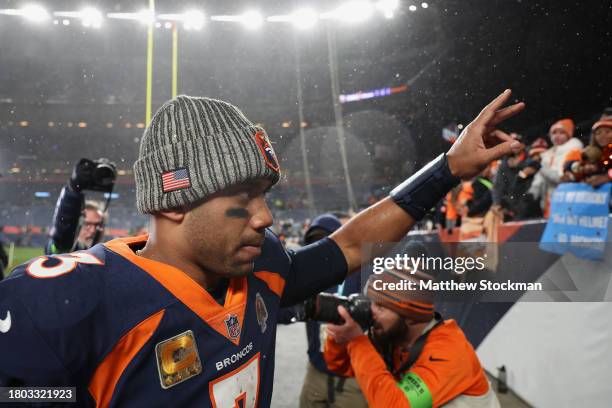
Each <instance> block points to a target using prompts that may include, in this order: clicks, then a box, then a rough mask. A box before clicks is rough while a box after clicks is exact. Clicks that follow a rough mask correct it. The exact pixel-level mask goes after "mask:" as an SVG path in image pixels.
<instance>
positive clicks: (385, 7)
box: [376, 0, 399, 18]
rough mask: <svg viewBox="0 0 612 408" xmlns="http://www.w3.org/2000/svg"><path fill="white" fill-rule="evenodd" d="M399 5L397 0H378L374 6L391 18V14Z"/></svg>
mask: <svg viewBox="0 0 612 408" xmlns="http://www.w3.org/2000/svg"><path fill="white" fill-rule="evenodd" d="M398 7H399V0H379V1H378V2H377V3H376V8H377V9H378V10H380V11H381V12H382V13H383V15H384V16H385V18H393V14H394V13H395V11H396V10H397V8H398Z"/></svg>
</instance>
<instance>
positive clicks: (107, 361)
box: [89, 309, 165, 408]
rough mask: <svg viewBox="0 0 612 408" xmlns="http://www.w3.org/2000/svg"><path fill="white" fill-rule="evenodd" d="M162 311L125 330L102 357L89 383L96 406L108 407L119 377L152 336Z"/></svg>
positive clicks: (162, 313)
mask: <svg viewBox="0 0 612 408" xmlns="http://www.w3.org/2000/svg"><path fill="white" fill-rule="evenodd" d="M164 312H165V310H164V309H162V310H160V311H159V312H157V313H155V314H154V315H151V316H149V317H148V318H146V319H145V320H143V321H142V322H140V323H139V324H138V325H137V326H135V327H134V328H132V329H131V330H130V331H129V332H127V333H126V334H125V335H124V336H123V337H122V338H121V340H119V342H118V343H117V344H115V347H113V349H112V350H111V352H110V353H108V354H107V355H106V357H104V360H103V361H102V363H101V364H100V365H99V366H98V368H97V369H96V372H95V373H94V375H93V377H92V379H91V381H90V383H89V393H90V394H91V395H92V397H93V398H94V400H95V401H96V406H97V407H102V408H103V407H108V405H109V404H110V401H111V398H112V397H113V393H114V391H115V386H116V385H117V382H119V378H121V375H122V374H123V372H124V371H125V369H126V368H127V366H128V365H129V364H130V362H131V361H132V359H133V358H134V356H136V354H137V353H138V352H139V351H140V349H141V348H142V347H143V346H144V345H145V343H146V342H147V341H149V339H150V338H151V336H153V333H154V332H155V330H157V327H158V326H159V323H160V322H161V319H162V317H164Z"/></svg>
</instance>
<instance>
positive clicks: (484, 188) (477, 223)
mask: <svg viewBox="0 0 612 408" xmlns="http://www.w3.org/2000/svg"><path fill="white" fill-rule="evenodd" d="M492 173H493V166H488V167H487V168H486V169H484V170H483V171H482V173H480V175H478V176H476V177H475V178H474V179H473V180H472V182H471V185H470V186H471V190H472V196H471V198H470V199H469V200H468V201H467V202H466V204H465V207H466V208H465V211H466V212H465V215H464V216H463V217H462V219H461V227H460V229H459V239H460V240H461V241H465V240H480V239H482V238H483V236H484V233H485V225H484V221H485V215H486V214H487V212H488V211H489V209H490V208H491V205H492V204H493V183H492V182H491V180H490V178H491V176H492Z"/></svg>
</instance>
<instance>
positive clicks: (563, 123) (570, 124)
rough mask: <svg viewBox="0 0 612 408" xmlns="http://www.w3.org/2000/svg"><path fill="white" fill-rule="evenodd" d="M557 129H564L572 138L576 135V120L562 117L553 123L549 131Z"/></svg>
mask: <svg viewBox="0 0 612 408" xmlns="http://www.w3.org/2000/svg"><path fill="white" fill-rule="evenodd" d="M555 129H563V130H564V131H565V133H567V134H568V135H569V138H570V139H571V138H572V137H574V129H576V125H574V121H573V120H571V119H561V120H559V121H557V122H555V123H553V125H552V126H551V127H550V130H549V131H548V133H550V134H552V132H553V131H554V130H555Z"/></svg>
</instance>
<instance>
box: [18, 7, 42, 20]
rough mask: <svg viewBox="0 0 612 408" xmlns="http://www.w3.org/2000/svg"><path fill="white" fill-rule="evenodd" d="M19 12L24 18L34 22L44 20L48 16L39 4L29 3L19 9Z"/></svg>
mask: <svg viewBox="0 0 612 408" xmlns="http://www.w3.org/2000/svg"><path fill="white" fill-rule="evenodd" d="M19 14H20V15H22V16H23V17H24V18H25V19H26V20H30V21H32V22H35V23H39V22H42V21H45V20H47V19H48V18H49V13H48V12H47V10H45V9H44V8H42V7H41V6H39V5H35V4H31V5H28V6H25V7H24V8H22V9H21V10H19Z"/></svg>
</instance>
